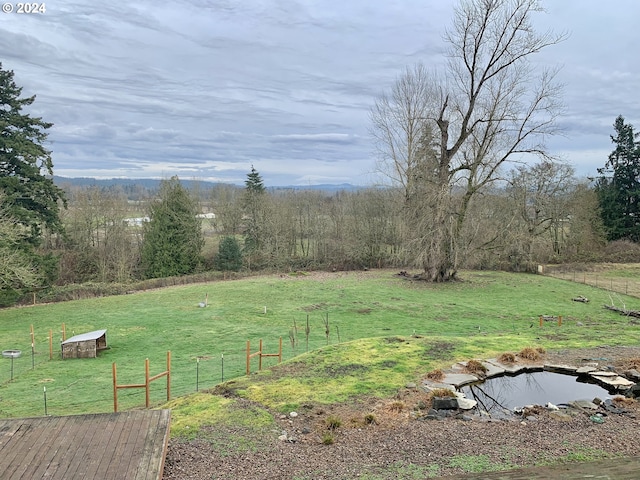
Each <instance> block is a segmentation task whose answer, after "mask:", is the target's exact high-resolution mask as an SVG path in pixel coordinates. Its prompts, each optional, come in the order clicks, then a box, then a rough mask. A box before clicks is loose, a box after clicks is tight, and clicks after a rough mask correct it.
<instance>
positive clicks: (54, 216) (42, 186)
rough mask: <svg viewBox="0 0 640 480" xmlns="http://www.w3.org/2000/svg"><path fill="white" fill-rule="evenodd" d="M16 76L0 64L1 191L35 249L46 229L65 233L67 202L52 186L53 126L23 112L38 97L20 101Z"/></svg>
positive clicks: (9, 208)
mask: <svg viewBox="0 0 640 480" xmlns="http://www.w3.org/2000/svg"><path fill="white" fill-rule="evenodd" d="M13 76H14V74H13V72H12V71H7V70H3V69H2V64H1V63H0V191H1V192H2V193H3V194H4V197H5V202H6V205H7V212H8V214H9V215H11V216H12V217H13V218H15V219H16V220H17V221H18V222H19V223H20V224H22V225H24V226H25V227H27V229H28V230H29V235H28V236H27V237H26V240H27V241H28V242H29V243H31V244H32V245H34V246H35V245H38V244H39V243H40V241H41V239H42V228H43V227H46V228H47V229H49V231H51V232H62V223H61V221H60V208H59V203H64V202H65V201H66V200H65V196H64V192H63V191H62V190H61V189H60V188H58V187H57V186H56V185H55V184H54V183H53V179H52V176H53V161H52V160H51V152H50V151H48V150H47V149H45V147H44V146H43V143H44V142H45V141H46V140H47V132H46V131H47V130H48V129H49V128H51V127H52V126H53V124H52V123H48V122H45V121H43V120H42V118H39V117H32V116H30V115H29V114H27V113H24V112H23V109H24V108H25V107H28V106H30V105H31V104H33V102H34V101H35V98H36V97H35V96H32V97H27V98H20V95H21V94H22V88H20V87H18V86H17V85H16V83H15V82H14V80H13Z"/></svg>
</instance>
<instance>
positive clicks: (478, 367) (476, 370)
mask: <svg viewBox="0 0 640 480" xmlns="http://www.w3.org/2000/svg"><path fill="white" fill-rule="evenodd" d="M464 370H465V371H466V372H467V373H471V374H475V375H484V374H486V373H487V367H485V366H484V365H483V364H482V363H481V362H479V361H478V360H469V361H468V362H467V364H466V365H465V367H464Z"/></svg>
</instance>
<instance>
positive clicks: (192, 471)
mask: <svg viewBox="0 0 640 480" xmlns="http://www.w3.org/2000/svg"><path fill="white" fill-rule="evenodd" d="M593 359H598V360H599V363H600V364H601V365H610V366H613V367H615V368H616V370H618V371H624V370H625V369H628V368H630V367H633V366H635V363H636V362H634V360H638V359H640V348H631V347H615V348H614V347H611V348H610V347H601V348H595V349H583V350H568V351H560V352H552V353H548V354H547V355H546V356H545V362H547V363H556V364H571V365H581V364H584V363H585V362H586V361H593ZM421 395H422V394H421V393H420V392H418V391H417V390H410V389H406V390H403V391H401V392H400V393H399V394H398V396H397V397H395V398H391V399H387V400H384V401H380V400H368V401H366V400H363V401H362V402H360V403H358V404H350V405H334V406H331V407H320V406H314V405H306V406H305V408H302V409H301V410H302V412H297V413H298V416H296V417H295V418H291V417H289V416H280V415H276V421H277V422H278V428H275V429H272V430H269V431H265V432H263V433H262V434H260V435H256V434H255V433H248V432H247V431H243V430H242V429H233V430H232V429H227V430H224V429H216V430H215V431H214V430H211V431H210V432H207V433H208V434H207V435H206V437H207V441H203V440H198V441H193V442H183V441H177V440H171V441H170V443H169V450H168V453H167V457H166V462H165V471H164V477H163V478H164V479H207V480H211V479H238V480H242V479H251V480H260V479H265V480H266V479H274V480H275V479H299V480H303V479H345V480H346V479H357V478H368V479H370V480H373V479H376V480H378V479H396V478H407V479H416V478H426V477H428V476H434V475H441V476H453V477H455V476H457V475H460V474H462V473H463V472H465V471H469V461H470V458H469V457H470V456H474V457H473V462H475V464H476V465H478V464H481V465H485V469H491V468H493V469H509V468H518V467H522V466H531V465H534V464H540V463H541V462H545V461H548V462H550V461H552V460H553V459H554V458H558V457H561V458H563V459H565V460H566V461H581V460H583V459H585V458H586V459H590V460H591V459H594V458H605V457H608V456H637V455H640V446H639V445H638V443H637V441H636V438H637V435H638V433H637V432H638V431H639V428H640V407H639V406H638V403H637V402H635V401H633V402H631V403H629V402H626V403H624V404H620V405H621V406H622V407H623V408H624V409H625V410H626V411H627V413H625V414H621V415H618V414H609V415H607V416H605V417H604V419H605V421H604V423H602V424H598V423H594V422H593V421H592V420H591V419H590V418H589V417H590V414H589V413H587V412H579V411H576V412H574V414H573V415H572V417H571V419H570V420H566V419H565V420H564V421H563V420H558V419H555V418H553V417H551V416H550V415H549V413H548V412H547V411H545V410H543V409H540V411H539V412H537V413H536V415H535V418H531V419H527V420H523V419H522V418H521V417H515V418H514V419H511V420H499V421H487V420H482V419H479V418H476V419H474V420H471V421H465V420H462V419H456V418H447V419H445V420H440V421H438V420H417V419H415V418H414V414H413V413H412V412H413V411H414V409H413V407H414V406H415V405H416V404H417V402H419V401H421V400H422V399H423V397H422V396H421ZM367 413H371V414H372V415H373V417H374V418H375V422H374V423H371V424H367V422H366V417H365V415H367ZM328 416H335V417H338V418H340V419H341V420H342V425H341V426H340V427H339V428H337V429H336V430H335V432H334V433H333V439H334V443H332V444H328V445H327V444H324V443H323V440H322V435H323V434H326V432H327V428H326V419H327V417H328ZM369 419H370V420H371V418H369ZM283 434H286V435H287V437H286V438H287V439H286V440H283V438H284V437H282V435H283ZM279 437H280V438H279Z"/></svg>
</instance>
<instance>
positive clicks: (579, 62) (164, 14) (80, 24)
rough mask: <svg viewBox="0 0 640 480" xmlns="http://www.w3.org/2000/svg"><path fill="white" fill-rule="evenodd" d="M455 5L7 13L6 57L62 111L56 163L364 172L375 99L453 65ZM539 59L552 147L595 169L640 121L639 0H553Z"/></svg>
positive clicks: (137, 172)
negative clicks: (404, 74) (559, 131)
mask: <svg viewBox="0 0 640 480" xmlns="http://www.w3.org/2000/svg"><path fill="white" fill-rule="evenodd" d="M453 4H454V2H453V1H452V0H449V1H435V0H432V1H428V2H424V1H423V0H404V1H389V2H370V1H368V0H354V1H349V2H329V1H326V0H325V1H318V2H309V1H303V0H277V1H276V0H255V1H251V2H239V1H237V0H177V1H175V2H171V3H165V2H154V1H136V2H133V3H128V4H127V3H122V2H117V3H113V2H102V3H96V2H89V1H86V0H76V1H65V0H61V1H59V2H56V3H55V4H47V9H48V10H47V13H45V14H43V15H31V16H26V15H25V16H20V17H18V16H17V15H16V14H12V15H11V16H9V15H3V16H0V52H2V55H1V57H0V58H1V59H2V62H3V68H5V69H6V68H8V69H12V70H14V71H15V74H16V81H17V83H18V84H19V85H21V86H23V87H24V91H23V93H24V94H25V95H32V94H37V100H36V103H35V104H34V105H33V108H32V112H33V113H34V114H35V115H39V116H42V117H43V118H45V119H46V120H47V121H51V122H53V123H54V124H55V126H54V127H53V128H52V129H51V133H50V140H51V145H50V148H51V150H52V151H53V158H54V164H55V172H56V173H57V174H58V175H67V176H98V177H111V176H118V177H122V176H130V177H148V176H153V177H167V176H171V175H179V176H181V177H185V178H194V177H198V178H202V179H210V180H221V181H231V182H237V183H241V182H242V181H243V180H244V178H245V176H246V173H247V172H248V170H249V168H250V166H251V164H254V165H255V167H256V168H257V169H258V170H259V171H260V173H261V174H262V175H263V177H264V178H265V181H266V182H267V184H270V185H286V184H309V183H342V182H350V183H363V182H366V181H368V180H369V176H368V175H369V174H370V173H371V172H372V171H373V170H374V168H375V159H374V158H373V156H372V151H373V146H372V142H371V139H370V138H369V136H368V133H367V131H368V127H369V113H368V111H369V108H370V107H371V105H372V104H373V102H374V101H375V98H376V96H377V95H379V94H380V93H381V92H382V91H384V90H386V89H388V88H389V87H390V86H391V85H392V83H393V81H394V80H395V78H396V77H397V75H398V74H400V73H401V71H402V69H403V68H404V67H405V66H407V65H411V64H413V63H416V62H418V61H421V62H423V63H424V64H425V65H427V66H428V67H434V68H435V67H438V66H439V65H441V64H442V62H443V60H444V58H443V51H444V44H443V42H442V40H441V36H442V33H443V31H444V28H445V26H446V25H448V24H449V22H450V19H451V14H452V9H453ZM545 6H546V7H547V9H548V14H547V15H544V16H542V17H540V18H539V19H538V20H537V23H538V26H539V28H541V29H546V28H553V29H555V30H556V31H567V32H569V33H570V36H569V38H568V39H567V40H566V41H565V42H563V43H562V44H560V45H558V46H555V47H553V48H550V49H548V50H547V51H545V52H543V53H542V54H540V55H539V58H538V61H539V63H540V64H541V65H547V66H548V65H557V64H562V65H563V66H564V67H563V69H562V70H561V72H560V74H559V79H560V80H561V81H562V82H563V83H564V84H565V85H566V88H565V103H566V105H567V109H566V114H565V115H564V116H563V117H562V119H561V121H560V126H561V127H562V128H563V129H564V132H565V135H564V136H563V137H558V138H554V139H552V140H551V141H550V146H551V149H552V150H553V153H557V154H558V155H561V156H563V157H564V158H566V159H568V160H569V161H571V162H573V163H574V165H575V166H576V168H577V170H578V171H579V172H581V173H584V174H589V173H591V174H593V172H595V168H597V167H598V166H601V165H602V164H603V163H604V162H605V161H606V156H607V154H608V152H609V151H610V149H611V145H610V140H609V134H610V133H611V131H612V127H611V125H612V123H613V120H614V119H615V117H616V116H617V115H618V114H622V115H624V116H625V118H627V120H628V121H630V122H631V123H634V124H636V125H637V126H638V127H639V128H640V97H638V95H637V91H636V90H637V78H639V75H638V74H639V73H640V72H639V71H638V70H640V66H638V63H637V61H636V60H635V56H636V55H635V49H636V42H637V35H635V33H634V32H635V25H634V23H635V21H636V20H637V18H640V3H638V2H636V1H635V0H618V1H616V2H615V3H613V4H611V3H610V4H606V5H605V4H604V3H603V2H601V1H599V0H597V1H596V0H582V1H581V2H579V7H578V4H577V2H550V1H548V2H545Z"/></svg>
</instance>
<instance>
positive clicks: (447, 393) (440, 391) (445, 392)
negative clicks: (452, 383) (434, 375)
mask: <svg viewBox="0 0 640 480" xmlns="http://www.w3.org/2000/svg"><path fill="white" fill-rule="evenodd" d="M430 395H431V398H433V397H451V398H455V397H456V392H454V391H453V390H451V389H450V388H434V389H433V390H431V392H430Z"/></svg>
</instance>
